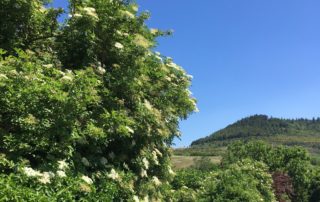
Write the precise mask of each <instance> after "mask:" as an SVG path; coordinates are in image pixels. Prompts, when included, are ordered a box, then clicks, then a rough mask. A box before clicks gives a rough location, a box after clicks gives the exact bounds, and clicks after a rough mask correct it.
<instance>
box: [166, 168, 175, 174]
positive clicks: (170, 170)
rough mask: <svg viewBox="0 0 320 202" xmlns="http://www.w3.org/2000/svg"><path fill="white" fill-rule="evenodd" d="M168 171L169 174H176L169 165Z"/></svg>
mask: <svg viewBox="0 0 320 202" xmlns="http://www.w3.org/2000/svg"><path fill="white" fill-rule="evenodd" d="M168 173H169V174H170V175H175V174H176V173H175V172H173V170H172V168H171V167H170V166H168Z"/></svg>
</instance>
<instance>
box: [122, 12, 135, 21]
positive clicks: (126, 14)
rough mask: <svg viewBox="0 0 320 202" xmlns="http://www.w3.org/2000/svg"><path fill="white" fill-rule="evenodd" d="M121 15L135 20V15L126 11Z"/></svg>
mask: <svg viewBox="0 0 320 202" xmlns="http://www.w3.org/2000/svg"><path fill="white" fill-rule="evenodd" d="M121 14H122V15H123V16H124V17H126V18H131V19H133V18H135V15H134V14H132V13H131V12H129V11H127V10H126V11H124V10H122V11H121Z"/></svg>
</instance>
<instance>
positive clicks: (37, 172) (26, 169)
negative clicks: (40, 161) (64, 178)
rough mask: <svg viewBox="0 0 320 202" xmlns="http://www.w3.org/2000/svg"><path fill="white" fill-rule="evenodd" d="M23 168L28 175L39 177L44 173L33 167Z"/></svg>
mask: <svg viewBox="0 0 320 202" xmlns="http://www.w3.org/2000/svg"><path fill="white" fill-rule="evenodd" d="M22 170H23V172H24V174H25V175H27V176H28V177H39V176H41V175H42V174H41V172H39V171H37V170H34V169H32V168H29V167H24V168H23V169H22Z"/></svg>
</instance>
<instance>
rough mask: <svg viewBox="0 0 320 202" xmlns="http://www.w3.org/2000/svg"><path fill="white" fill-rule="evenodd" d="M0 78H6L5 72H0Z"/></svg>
mask: <svg viewBox="0 0 320 202" xmlns="http://www.w3.org/2000/svg"><path fill="white" fill-rule="evenodd" d="M0 79H8V77H7V76H6V75H5V74H0Z"/></svg>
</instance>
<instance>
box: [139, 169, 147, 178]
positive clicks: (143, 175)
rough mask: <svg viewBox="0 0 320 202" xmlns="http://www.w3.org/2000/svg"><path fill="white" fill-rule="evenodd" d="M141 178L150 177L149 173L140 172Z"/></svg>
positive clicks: (143, 170)
mask: <svg viewBox="0 0 320 202" xmlns="http://www.w3.org/2000/svg"><path fill="white" fill-rule="evenodd" d="M140 176H141V177H148V174H147V171H146V170H145V169H142V170H141V172H140Z"/></svg>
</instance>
